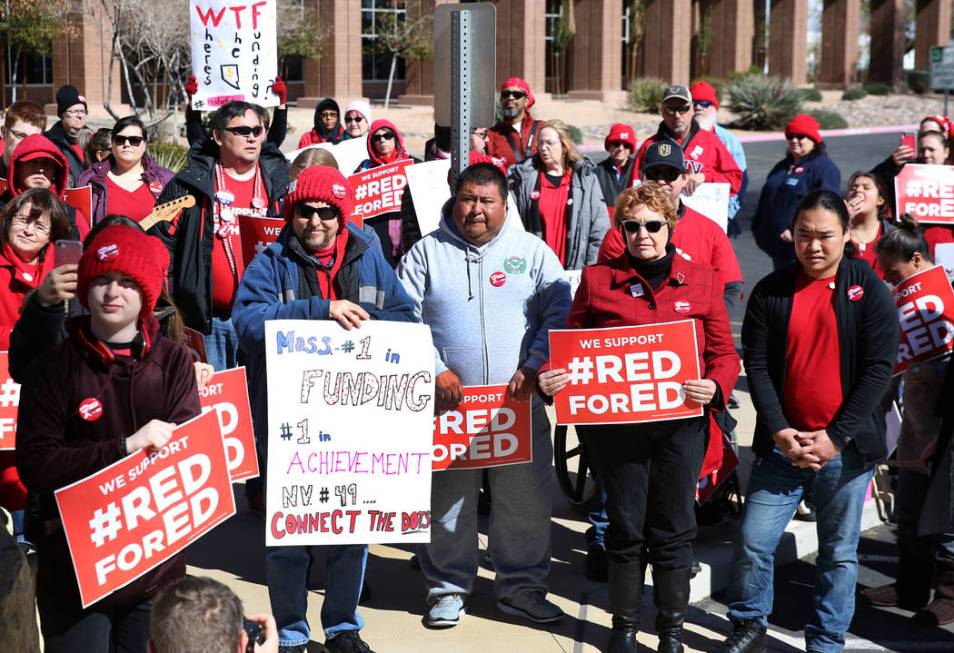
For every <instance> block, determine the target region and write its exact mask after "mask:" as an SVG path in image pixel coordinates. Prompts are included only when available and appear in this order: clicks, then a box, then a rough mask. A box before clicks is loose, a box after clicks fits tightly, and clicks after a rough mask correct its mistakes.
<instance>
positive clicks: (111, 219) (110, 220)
mask: <svg viewBox="0 0 954 653" xmlns="http://www.w3.org/2000/svg"><path fill="white" fill-rule="evenodd" d="M113 225H122V226H123V227H132V228H133V229H138V230H139V231H142V227H140V226H139V223H138V222H136V221H135V220H133V219H132V218H129V217H127V216H125V215H116V214H110V215H107V216H106V217H105V218H103V219H102V220H100V221H99V222H97V223H96V224H94V225H93V228H92V229H90V230H89V233H88V234H86V238H84V239H83V248H84V249H85V248H86V247H89V245H90V243H92V242H93V239H94V238H96V236H97V235H98V234H99V232H100V231H102V230H103V229H105V228H106V227H112V226H113Z"/></svg>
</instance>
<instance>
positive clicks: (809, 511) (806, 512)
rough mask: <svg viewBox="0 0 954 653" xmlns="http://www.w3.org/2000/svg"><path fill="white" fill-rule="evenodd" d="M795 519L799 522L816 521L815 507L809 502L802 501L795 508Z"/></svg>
mask: <svg viewBox="0 0 954 653" xmlns="http://www.w3.org/2000/svg"><path fill="white" fill-rule="evenodd" d="M795 519H797V520H799V521H815V506H813V505H812V504H811V503H809V502H808V501H800V502H799V504H798V507H797V508H795Z"/></svg>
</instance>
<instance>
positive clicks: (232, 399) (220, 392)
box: [199, 367, 258, 481]
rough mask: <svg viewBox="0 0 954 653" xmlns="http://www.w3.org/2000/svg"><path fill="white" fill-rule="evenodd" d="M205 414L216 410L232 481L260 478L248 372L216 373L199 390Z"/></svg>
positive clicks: (229, 371)
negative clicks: (247, 380) (247, 377)
mask: <svg viewBox="0 0 954 653" xmlns="http://www.w3.org/2000/svg"><path fill="white" fill-rule="evenodd" d="M199 403H200V404H202V412H203V413H205V412H208V411H210V410H215V414H216V415H217V416H218V418H219V428H220V429H221V430H222V437H223V438H224V439H225V453H226V456H227V457H228V463H229V474H230V475H231V476H232V480H233V481H240V480H242V479H244V478H255V477H256V476H258V456H256V455H255V434H254V432H253V431H252V407H251V406H250V405H249V401H248V385H247V384H246V381H245V368H244V367H236V368H233V369H231V370H225V371H224V372H216V373H215V374H213V375H212V378H211V379H209V382H208V383H206V384H205V387H204V388H202V389H201V390H199Z"/></svg>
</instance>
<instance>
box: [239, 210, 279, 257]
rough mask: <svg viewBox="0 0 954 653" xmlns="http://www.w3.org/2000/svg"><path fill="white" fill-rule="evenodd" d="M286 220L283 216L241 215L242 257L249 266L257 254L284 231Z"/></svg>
mask: <svg viewBox="0 0 954 653" xmlns="http://www.w3.org/2000/svg"><path fill="white" fill-rule="evenodd" d="M284 226H285V221H284V220H282V219H281V218H259V217H256V216H254V215H240V216H239V231H240V232H241V234H242V259H243V260H244V261H245V265H246V266H248V265H249V264H250V263H251V262H252V259H253V258H255V256H256V254H258V253H259V252H261V251H262V250H263V249H265V248H266V247H268V246H269V245H271V244H272V243H274V242H275V241H276V240H277V239H278V234H280V233H281V232H282V229H283V228H284Z"/></svg>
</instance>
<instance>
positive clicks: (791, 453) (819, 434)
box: [772, 428, 841, 472]
mask: <svg viewBox="0 0 954 653" xmlns="http://www.w3.org/2000/svg"><path fill="white" fill-rule="evenodd" d="M772 439H773V440H774V441H775V445H776V446H777V447H778V448H779V449H781V451H782V453H784V454H785V456H786V457H787V458H788V459H789V460H790V461H791V462H792V465H793V466H795V467H800V468H802V469H811V470H812V471H816V472H817V471H818V470H820V469H821V468H822V467H824V466H825V465H827V464H828V463H829V461H831V459H832V458H834V457H835V456H837V455H838V454H839V453H840V452H841V449H839V448H838V446H837V445H836V444H835V443H834V442H832V440H831V438H830V437H829V436H828V431H826V430H825V429H821V430H819V431H797V430H795V429H793V428H785V429H782V430H781V431H779V432H777V433H775V434H774V435H773V436H772Z"/></svg>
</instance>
